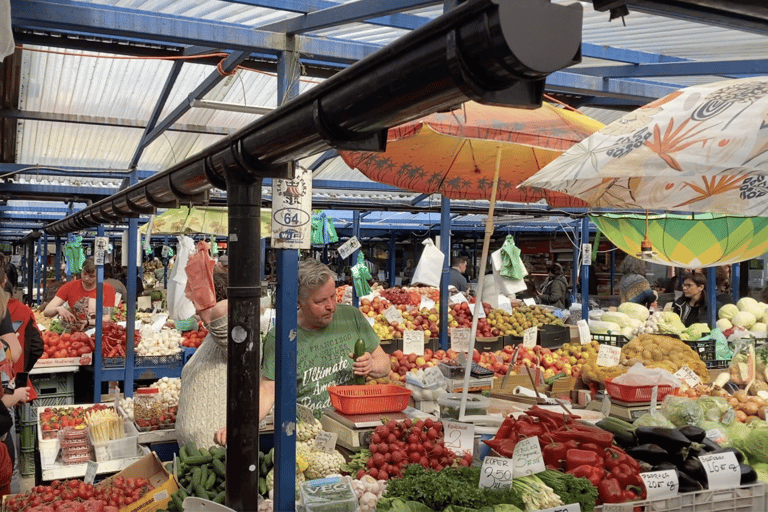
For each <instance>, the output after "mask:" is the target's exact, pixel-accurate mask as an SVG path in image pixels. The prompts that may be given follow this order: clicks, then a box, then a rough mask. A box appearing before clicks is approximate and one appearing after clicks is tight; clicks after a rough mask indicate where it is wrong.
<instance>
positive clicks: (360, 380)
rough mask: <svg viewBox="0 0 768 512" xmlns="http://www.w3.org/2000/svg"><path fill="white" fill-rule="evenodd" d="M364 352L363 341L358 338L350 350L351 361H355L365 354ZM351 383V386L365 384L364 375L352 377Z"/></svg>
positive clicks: (365, 348)
mask: <svg viewBox="0 0 768 512" xmlns="http://www.w3.org/2000/svg"><path fill="white" fill-rule="evenodd" d="M366 350H367V347H366V346H365V340H364V339H363V338H358V339H357V341H355V346H354V348H353V350H352V359H353V360H354V361H357V358H358V357H360V356H362V355H363V354H365V352H366ZM352 381H353V384H356V385H358V386H362V385H363V384H365V375H354V376H353V378H352Z"/></svg>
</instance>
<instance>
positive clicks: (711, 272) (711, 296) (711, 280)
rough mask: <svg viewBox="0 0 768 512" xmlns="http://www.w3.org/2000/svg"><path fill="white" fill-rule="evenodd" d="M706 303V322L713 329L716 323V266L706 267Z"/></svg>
mask: <svg viewBox="0 0 768 512" xmlns="http://www.w3.org/2000/svg"><path fill="white" fill-rule="evenodd" d="M707 304H709V308H708V309H707V311H708V313H709V318H707V323H709V327H710V328H711V329H714V328H715V324H716V323H717V267H707Z"/></svg>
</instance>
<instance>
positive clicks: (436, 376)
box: [424, 366, 445, 388]
mask: <svg viewBox="0 0 768 512" xmlns="http://www.w3.org/2000/svg"><path fill="white" fill-rule="evenodd" d="M444 379H445V377H444V376H443V372H441V371H440V368H438V367H437V366H430V367H429V368H425V369H424V386H425V387H428V388H431V387H433V386H436V385H438V384H440V383H441V382H443V380H444Z"/></svg>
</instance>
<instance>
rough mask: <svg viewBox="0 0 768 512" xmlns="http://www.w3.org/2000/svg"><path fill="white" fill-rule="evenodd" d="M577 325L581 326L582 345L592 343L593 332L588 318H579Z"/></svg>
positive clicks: (580, 338) (580, 339)
mask: <svg viewBox="0 0 768 512" xmlns="http://www.w3.org/2000/svg"><path fill="white" fill-rule="evenodd" d="M576 327H578V328H579V341H580V342H581V344H582V345H587V344H589V343H592V333H591V332H589V324H588V323H587V321H586V320H579V321H578V322H576Z"/></svg>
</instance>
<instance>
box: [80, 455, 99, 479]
mask: <svg viewBox="0 0 768 512" xmlns="http://www.w3.org/2000/svg"><path fill="white" fill-rule="evenodd" d="M98 471H99V463H98V462H94V461H92V460H89V461H88V462H87V463H86V466H85V477H83V482H85V483H86V484H92V483H93V481H94V480H95V479H96V473H97V472H98Z"/></svg>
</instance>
